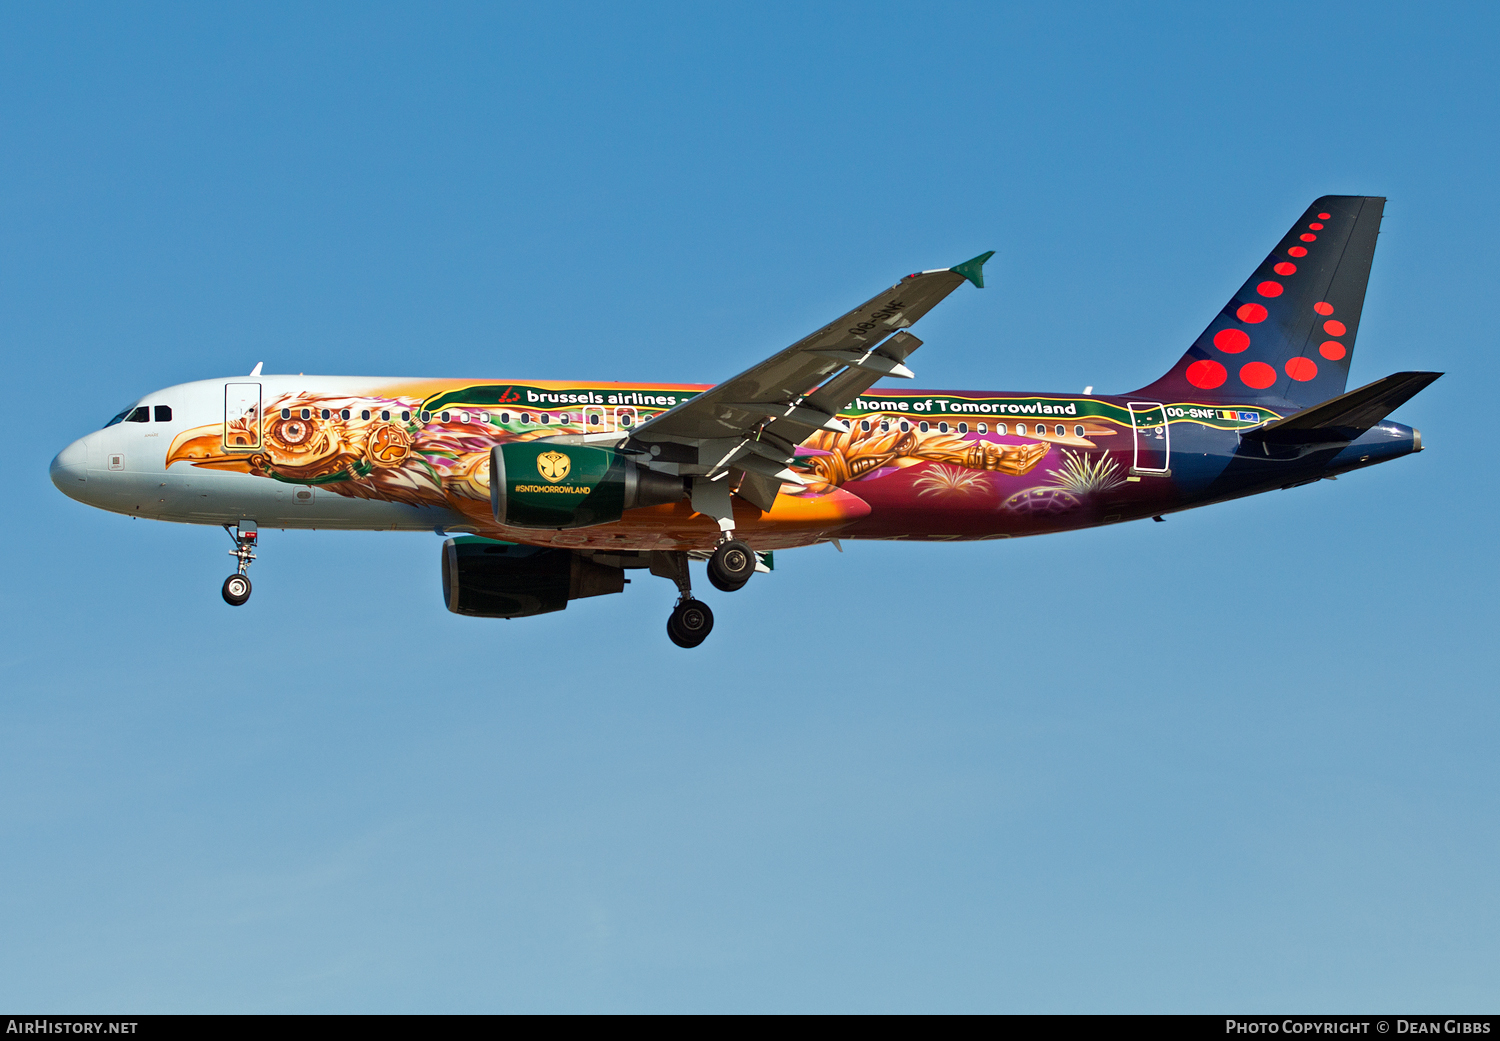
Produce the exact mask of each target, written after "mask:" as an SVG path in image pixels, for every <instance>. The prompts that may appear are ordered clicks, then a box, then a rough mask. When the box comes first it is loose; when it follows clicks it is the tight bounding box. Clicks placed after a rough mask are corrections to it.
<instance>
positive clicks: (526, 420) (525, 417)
mask: <svg viewBox="0 0 1500 1041" xmlns="http://www.w3.org/2000/svg"><path fill="white" fill-rule="evenodd" d="M521 425H522V426H523V427H529V426H531V413H530V412H522V413H521Z"/></svg>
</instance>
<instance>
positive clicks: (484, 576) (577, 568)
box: [443, 535, 625, 618]
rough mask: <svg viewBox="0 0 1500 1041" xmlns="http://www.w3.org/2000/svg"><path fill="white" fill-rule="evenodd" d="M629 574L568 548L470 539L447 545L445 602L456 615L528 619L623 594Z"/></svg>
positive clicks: (444, 558)
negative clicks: (591, 598)
mask: <svg viewBox="0 0 1500 1041" xmlns="http://www.w3.org/2000/svg"><path fill="white" fill-rule="evenodd" d="M624 589H625V572H624V571H622V570H621V569H619V568H617V567H605V566H604V565H602V564H596V563H594V562H593V561H592V560H589V559H588V558H587V557H585V556H583V555H582V554H581V553H575V552H574V551H572V550H568V549H549V548H547V547H544V546H518V545H516V544H514V543H510V542H496V541H494V540H493V539H484V538H479V537H478V536H473V535H464V536H460V537H459V538H453V539H449V540H448V541H447V542H444V543H443V603H444V604H446V605H447V607H448V610H450V611H452V612H453V613H454V614H464V615H472V616H474V617H477V618H525V617H527V616H529V615H534V614H547V613H548V612H550V611H561V610H563V609H564V608H566V607H567V606H568V601H569V600H578V599H580V598H582V597H586V596H605V595H607V594H609V593H619V592H623V591H624Z"/></svg>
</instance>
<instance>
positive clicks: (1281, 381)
mask: <svg viewBox="0 0 1500 1041" xmlns="http://www.w3.org/2000/svg"><path fill="white" fill-rule="evenodd" d="M1384 209H1385V199H1383V198H1378V197H1373V196H1360V195H1325V196H1324V197H1323V198H1321V199H1319V200H1318V201H1317V202H1315V203H1313V204H1312V205H1311V206H1310V207H1308V210H1307V212H1306V213H1304V214H1303V215H1302V217H1301V219H1300V220H1298V221H1297V223H1296V224H1295V225H1293V226H1292V229H1291V230H1290V231H1288V232H1287V233H1286V235H1285V236H1283V237H1282V240H1281V242H1279V243H1278V244H1277V246H1276V248H1275V249H1274V250H1273V251H1272V252H1271V255H1270V256H1268V257H1266V259H1265V260H1264V261H1263V262H1262V263H1261V265H1260V266H1259V267H1258V268H1256V269H1255V272H1254V274H1252V275H1251V276H1250V278H1249V279H1248V280H1247V281H1246V282H1245V284H1244V285H1243V286H1241V287H1240V290H1239V292H1237V293H1235V294H1234V296H1233V297H1232V298H1231V299H1230V301H1229V303H1227V304H1225V305H1224V309H1223V310H1222V311H1220V312H1219V314H1218V316H1217V317H1216V318H1215V319H1214V320H1213V321H1212V322H1210V323H1209V326H1208V328H1207V329H1205V330H1203V334H1202V335H1201V336H1199V337H1198V339H1197V340H1196V341H1195V342H1194V343H1193V345H1192V347H1190V348H1188V352H1187V353H1186V354H1184V355H1183V356H1182V357H1181V358H1180V359H1179V360H1178V362H1177V364H1176V365H1174V366H1172V369H1171V371H1170V372H1168V373H1167V374H1166V375H1165V376H1163V377H1162V378H1161V379H1159V380H1157V381H1156V382H1155V383H1153V384H1151V385H1150V386H1148V387H1143V388H1142V389H1140V390H1138V391H1136V392H1135V395H1136V396H1138V397H1142V398H1150V399H1152V400H1156V401H1179V400H1191V401H1200V400H1210V401H1211V400H1223V401H1239V402H1244V401H1265V402H1267V403H1268V404H1271V403H1274V404H1279V405H1290V406H1292V407H1294V408H1306V407H1308V406H1309V405H1316V404H1317V403H1319V402H1321V401H1326V400H1328V399H1329V398H1332V397H1337V396H1338V395H1339V394H1342V393H1343V392H1344V387H1345V385H1346V383H1347V382H1348V378H1349V362H1350V360H1351V359H1352V358H1353V356H1354V336H1355V333H1357V332H1358V331H1359V314H1360V310H1361V309H1362V308H1363V307H1364V302H1365V286H1366V285H1367V284H1368V282H1369V280H1370V262H1371V261H1372V260H1373V259H1374V257H1375V239H1376V236H1377V235H1379V234H1380V219H1381V216H1382V214H1383V212H1384Z"/></svg>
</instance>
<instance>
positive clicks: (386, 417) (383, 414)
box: [380, 408, 427, 423]
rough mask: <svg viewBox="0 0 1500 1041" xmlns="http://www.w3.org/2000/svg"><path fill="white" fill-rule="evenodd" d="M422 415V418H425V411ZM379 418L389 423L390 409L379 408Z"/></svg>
mask: <svg viewBox="0 0 1500 1041" xmlns="http://www.w3.org/2000/svg"><path fill="white" fill-rule="evenodd" d="M422 416H423V418H426V416H427V413H425V412H423V413H422ZM380 418H381V419H383V420H384V421H385V422H387V423H389V422H390V421H391V410H390V409H388V408H383V409H381V410H380Z"/></svg>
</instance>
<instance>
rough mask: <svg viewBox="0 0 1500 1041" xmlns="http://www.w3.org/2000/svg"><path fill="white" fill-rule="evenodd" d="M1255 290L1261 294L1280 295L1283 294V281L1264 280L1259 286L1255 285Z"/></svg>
mask: <svg viewBox="0 0 1500 1041" xmlns="http://www.w3.org/2000/svg"><path fill="white" fill-rule="evenodd" d="M1255 291H1256V292H1257V293H1259V294H1260V295H1261V296H1280V295H1281V283H1280V282H1262V283H1261V284H1260V285H1258V286H1256V287H1255Z"/></svg>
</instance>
